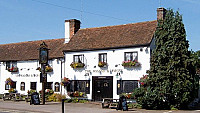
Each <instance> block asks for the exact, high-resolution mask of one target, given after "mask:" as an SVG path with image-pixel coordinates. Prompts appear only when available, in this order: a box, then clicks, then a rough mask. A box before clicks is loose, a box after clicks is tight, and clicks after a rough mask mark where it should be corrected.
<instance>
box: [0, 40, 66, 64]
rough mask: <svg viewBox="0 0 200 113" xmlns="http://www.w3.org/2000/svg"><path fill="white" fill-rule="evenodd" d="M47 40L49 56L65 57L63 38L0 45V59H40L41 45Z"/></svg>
mask: <svg viewBox="0 0 200 113" xmlns="http://www.w3.org/2000/svg"><path fill="white" fill-rule="evenodd" d="M43 41H44V42H45V43H46V44H47V46H48V48H49V49H50V50H49V58H50V59H52V58H59V57H64V55H63V52H62V50H63V46H64V38H63V39H51V40H38V41H28V42H20V43H11V44H2V45H0V61H26V60H36V59H39V50H38V49H39V47H40V44H41V43H42V42H43Z"/></svg>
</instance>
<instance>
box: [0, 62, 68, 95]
mask: <svg viewBox="0 0 200 113" xmlns="http://www.w3.org/2000/svg"><path fill="white" fill-rule="evenodd" d="M49 65H50V66H52V67H53V72H47V82H53V90H54V86H55V82H59V83H60V82H61V61H60V60H57V59H53V60H51V61H50V62H49ZM39 66H40V65H39V62H38V61H37V60H31V61H18V62H17V67H18V69H19V72H8V71H7V70H6V63H5V62H4V63H3V62H1V66H0V70H1V71H0V75H1V79H0V84H1V89H0V94H3V93H7V92H8V90H5V81H6V79H7V78H9V77H10V78H11V79H12V80H13V81H16V89H17V91H18V92H19V93H21V94H27V91H28V90H30V82H37V88H36V89H37V91H40V90H41V89H42V83H40V72H39V70H36V68H37V67H39ZM63 70H64V66H63ZM19 75H22V76H19ZM24 75H27V76H24ZM34 75H36V76H34ZM21 82H25V91H21V90H20V84H21ZM56 93H60V92H56Z"/></svg>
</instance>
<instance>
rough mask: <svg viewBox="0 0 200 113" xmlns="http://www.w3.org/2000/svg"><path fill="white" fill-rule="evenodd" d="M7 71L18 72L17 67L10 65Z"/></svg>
mask: <svg viewBox="0 0 200 113" xmlns="http://www.w3.org/2000/svg"><path fill="white" fill-rule="evenodd" d="M8 71H9V72H18V68H17V67H11V68H9V69H8Z"/></svg>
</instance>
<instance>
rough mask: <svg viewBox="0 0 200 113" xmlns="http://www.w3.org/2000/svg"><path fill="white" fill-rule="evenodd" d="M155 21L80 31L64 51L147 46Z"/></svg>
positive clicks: (154, 28) (152, 33) (154, 27)
mask: <svg viewBox="0 0 200 113" xmlns="http://www.w3.org/2000/svg"><path fill="white" fill-rule="evenodd" d="M156 25H157V21H148V22H141V23H134V24H125V25H117V26H107V27H99V28H86V29H80V30H79V31H78V32H76V34H75V35H74V36H73V37H72V38H71V39H70V41H69V43H68V44H66V46H65V47H64V51H82V50H96V49H109V48H120V47H133V46H141V45H149V44H150V43H151V41H152V38H153V35H154V32H155V30H156Z"/></svg>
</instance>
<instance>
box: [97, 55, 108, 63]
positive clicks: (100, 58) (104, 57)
mask: <svg viewBox="0 0 200 113" xmlns="http://www.w3.org/2000/svg"><path fill="white" fill-rule="evenodd" d="M99 62H106V63H107V54H106V53H101V54H99Z"/></svg>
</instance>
